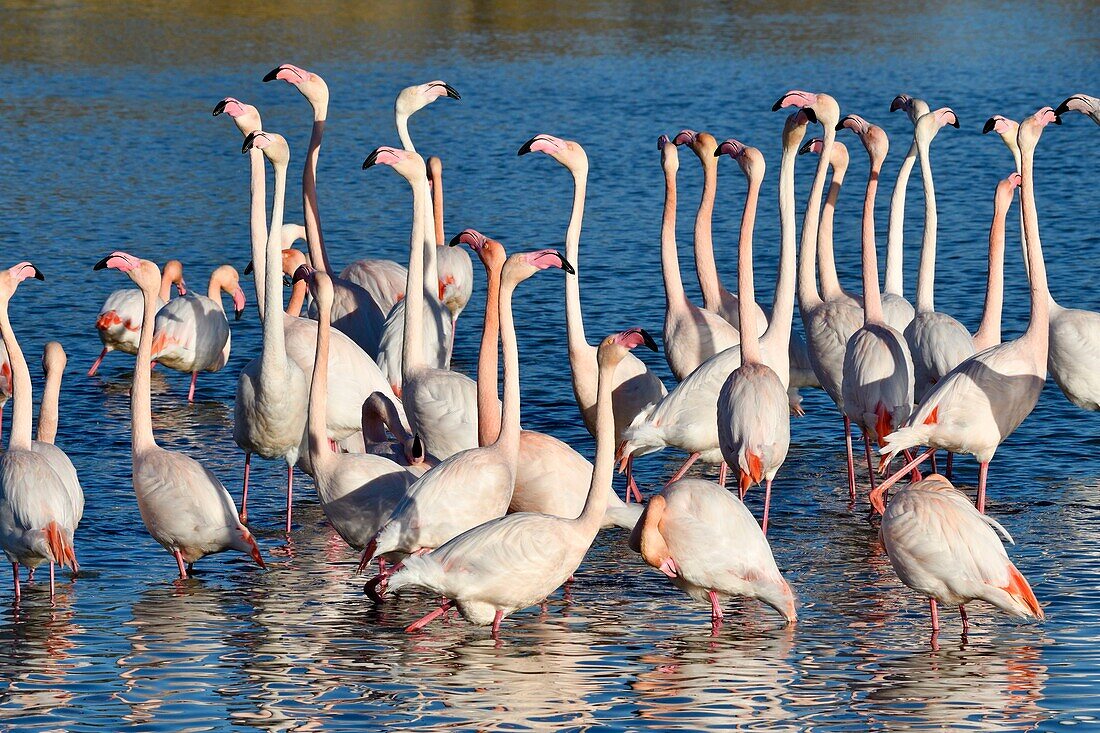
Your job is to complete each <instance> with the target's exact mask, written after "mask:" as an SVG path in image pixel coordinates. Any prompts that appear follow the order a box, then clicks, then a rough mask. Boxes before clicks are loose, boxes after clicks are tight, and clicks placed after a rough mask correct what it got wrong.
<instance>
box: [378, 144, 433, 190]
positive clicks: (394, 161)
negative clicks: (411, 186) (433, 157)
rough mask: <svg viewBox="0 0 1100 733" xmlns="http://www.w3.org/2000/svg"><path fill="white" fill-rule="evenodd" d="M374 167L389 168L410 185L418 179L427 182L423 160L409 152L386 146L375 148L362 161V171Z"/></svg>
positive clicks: (417, 154) (416, 154) (418, 155)
mask: <svg viewBox="0 0 1100 733" xmlns="http://www.w3.org/2000/svg"><path fill="white" fill-rule="evenodd" d="M376 165H388V166H390V167H391V168H393V169H394V170H395V171H397V172H398V173H399V174H401V176H402V177H403V178H405V179H406V180H407V181H409V182H410V183H411V182H413V181H417V180H419V179H424V180H427V177H428V173H427V168H425V165H424V159H423V158H422V157H420V154H419V153H414V152H412V151H411V150H402V149H401V148H391V147H389V146H388V145H383V146H381V147H377V148H375V149H374V150H372V151H371V153H370V155H368V156H367V159H366V160H364V161H363V170H366V169H367V168H371V167H373V166H376Z"/></svg>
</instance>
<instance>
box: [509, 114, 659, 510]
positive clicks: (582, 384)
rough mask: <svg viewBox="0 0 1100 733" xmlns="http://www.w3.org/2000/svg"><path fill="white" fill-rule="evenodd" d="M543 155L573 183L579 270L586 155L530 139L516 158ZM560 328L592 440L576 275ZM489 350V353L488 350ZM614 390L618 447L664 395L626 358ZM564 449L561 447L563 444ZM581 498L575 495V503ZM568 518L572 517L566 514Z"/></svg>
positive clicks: (591, 379)
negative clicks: (639, 419) (640, 415)
mask: <svg viewBox="0 0 1100 733" xmlns="http://www.w3.org/2000/svg"><path fill="white" fill-rule="evenodd" d="M527 153H545V154H546V155H548V156H550V157H551V158H552V159H554V160H555V161H556V162H558V163H559V164H560V165H562V166H563V167H564V168H565V169H566V170H568V171H569V173H570V174H571V175H572V177H573V208H572V211H571V212H570V214H569V226H568V228H567V229H566V232H565V258H566V259H567V260H568V261H569V263H570V264H571V265H573V266H574V267H580V241H581V224H582V222H583V220H584V202H585V196H586V191H587V187H588V155H587V153H585V151H584V148H583V147H581V146H580V144H579V143H576V142H574V141H572V140H562V139H561V138H558V137H554V136H553V135H535V136H534V137H533V138H531V139H530V140H528V141H527V142H525V143H524V144H523V146H522V147H520V149H519V155H526V154H527ZM565 326H566V334H567V337H568V350H569V367H570V371H571V374H572V377H573V396H574V397H575V398H576V401H577V407H579V408H580V411H581V417H582V418H584V424H585V427H587V428H588V432H589V433H590V434H591V435H592V436H593V437H595V435H596V391H597V385H596V382H597V368H596V347H595V346H593V345H592V344H590V343H588V339H587V337H586V336H585V334H584V315H583V314H582V312H581V292H580V275H579V274H578V275H577V276H576V277H567V278H565ZM494 349H495V347H494ZM615 379H616V380H617V381H616V382H615V386H614V388H613V389H612V392H611V404H612V407H613V409H614V411H615V444H616V445H621V444H622V441H623V432H624V431H625V430H626V429H627V428H628V427H629V426H630V424H631V422H633V420H634V419H635V418H636V417H637V416H638V415H639V414H640V413H641V412H642V411H643V410H645V409H646V408H648V407H649V406H651V405H653V404H654V403H656V402H657V401H658V400H660V399H661V398H662V397H664V396H665V395H666V394H667V390H666V389H665V385H664V384H662V383H661V380H660V378H658V377H657V375H655V374H654V373H653V372H651V371H650V370H649V368H648V367H647V366H646V365H645V363H644V362H643V361H642V360H641V359H639V358H638V357H636V356H634V355H633V354H627V355H626V357H624V359H623V362H622V364H620V365H619V368H618V369H616V370H615ZM563 445H564V444H563ZM626 478H627V489H626V497H625V498H626V501H627V502H629V501H630V500H631V498H632V496H633V498H635V499H637V500H638V501H641V500H642V496H641V493H640V492H639V491H638V487H637V485H636V484H635V482H634V473H633V459H632V458H627V461H626ZM587 485H588V480H587V478H584V479H583V483H579V484H576V488H577V491H578V492H583V491H584V490H585V489H586V487H587ZM582 495H583V494H582V493H577V494H576V498H577V499H580V497H581V496H582ZM569 516H573V514H572V513H570V514H569ZM631 526H633V524H632V525H631Z"/></svg>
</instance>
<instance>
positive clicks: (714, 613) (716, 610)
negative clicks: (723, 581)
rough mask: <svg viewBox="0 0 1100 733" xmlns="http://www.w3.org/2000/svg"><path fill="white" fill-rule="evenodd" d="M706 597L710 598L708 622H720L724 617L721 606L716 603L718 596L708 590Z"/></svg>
mask: <svg viewBox="0 0 1100 733" xmlns="http://www.w3.org/2000/svg"><path fill="white" fill-rule="evenodd" d="M707 595H708V596H710V620H711V621H721V620H722V619H723V618H725V616H724V615H723V614H722V604H721V603H719V602H718V594H717V593H715V592H714V591H712V590H708V591H707Z"/></svg>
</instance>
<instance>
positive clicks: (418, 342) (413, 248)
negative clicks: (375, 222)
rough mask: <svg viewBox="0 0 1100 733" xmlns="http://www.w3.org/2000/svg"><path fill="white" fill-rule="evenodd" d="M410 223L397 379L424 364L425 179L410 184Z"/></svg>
mask: <svg viewBox="0 0 1100 733" xmlns="http://www.w3.org/2000/svg"><path fill="white" fill-rule="evenodd" d="M410 184H411V185H412V192H413V224H412V235H411V236H410V239H409V274H408V279H407V280H406V282H405V334H404V341H403V343H402V346H401V379H402V381H404V380H407V379H409V375H410V374H411V370H412V369H414V368H416V367H420V366H422V365H423V364H424V229H425V228H426V226H427V222H426V221H425V219H424V215H425V214H426V213H427V211H428V200H429V198H430V196H429V194H428V179H427V178H426V177H425V178H420V179H415V180H413V181H410Z"/></svg>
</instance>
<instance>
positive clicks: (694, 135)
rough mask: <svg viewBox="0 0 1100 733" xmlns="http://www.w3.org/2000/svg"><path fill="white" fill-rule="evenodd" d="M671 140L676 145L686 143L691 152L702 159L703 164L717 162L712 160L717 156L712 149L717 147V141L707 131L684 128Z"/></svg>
mask: <svg viewBox="0 0 1100 733" xmlns="http://www.w3.org/2000/svg"><path fill="white" fill-rule="evenodd" d="M672 142H673V143H675V144H676V145H687V146H688V147H689V148H691V150H692V152H694V153H695V154H696V155H697V156H699V160H700V161H702V163H703V165H704V166H708V165H716V164H717V161H716V160H714V159H715V158H716V157H717V156H715V155H714V150H715V148H717V147H718V141H717V140H716V139H715V138H714V135H711V134H710V133H709V132H695V131H694V130H684V131H682V132H681V133H680V134H679V135H677V136H676V137H675V138H674V139H673V141H672Z"/></svg>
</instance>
